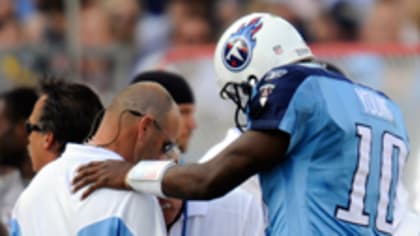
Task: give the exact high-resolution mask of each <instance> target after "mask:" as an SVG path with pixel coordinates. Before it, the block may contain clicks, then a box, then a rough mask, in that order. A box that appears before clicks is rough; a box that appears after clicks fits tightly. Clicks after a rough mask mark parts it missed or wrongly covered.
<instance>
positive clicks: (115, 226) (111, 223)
mask: <svg viewBox="0 0 420 236" xmlns="http://www.w3.org/2000/svg"><path fill="white" fill-rule="evenodd" d="M91 235H101V236H107V235H109V236H111V235H112V236H133V233H131V232H130V230H129V229H128V228H127V226H126V225H125V224H124V222H123V221H122V220H121V219H120V218H118V217H112V218H108V219H105V220H102V221H99V222H96V223H94V224H91V225H89V226H86V227H85V228H83V229H81V230H80V231H79V233H78V234H77V236H91Z"/></svg>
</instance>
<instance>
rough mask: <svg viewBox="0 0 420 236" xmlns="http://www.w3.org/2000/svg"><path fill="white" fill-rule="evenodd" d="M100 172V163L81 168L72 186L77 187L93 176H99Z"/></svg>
mask: <svg viewBox="0 0 420 236" xmlns="http://www.w3.org/2000/svg"><path fill="white" fill-rule="evenodd" d="M88 165H90V164H88ZM100 170H101V165H100V164H99V163H96V164H92V165H90V166H84V167H82V168H79V169H78V170H77V171H76V176H75V177H74V178H73V181H72V184H73V185H75V184H77V183H79V182H80V181H82V180H84V179H85V178H87V177H89V176H91V175H97V174H98V172H99V171H100Z"/></svg>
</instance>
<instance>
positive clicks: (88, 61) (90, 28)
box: [80, 4, 114, 91]
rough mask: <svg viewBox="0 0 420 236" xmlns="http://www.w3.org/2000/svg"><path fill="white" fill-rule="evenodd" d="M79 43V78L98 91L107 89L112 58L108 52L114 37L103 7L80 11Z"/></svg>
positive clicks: (92, 6)
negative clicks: (80, 48) (81, 51)
mask: <svg viewBox="0 0 420 236" xmlns="http://www.w3.org/2000/svg"><path fill="white" fill-rule="evenodd" d="M80 37H81V39H80V41H81V42H80V43H81V47H82V49H83V57H82V61H81V76H82V79H83V80H84V81H86V82H87V83H89V84H91V85H92V86H94V87H96V88H98V89H99V90H100V91H104V90H107V89H109V86H110V82H111V81H110V77H109V75H110V74H112V69H113V68H112V58H111V55H110V54H109V53H107V52H108V50H109V49H111V46H112V43H113V41H114V37H113V34H112V30H111V19H110V16H109V15H108V14H106V11H104V8H103V5H100V4H90V5H88V6H86V7H84V8H82V10H81V15H80Z"/></svg>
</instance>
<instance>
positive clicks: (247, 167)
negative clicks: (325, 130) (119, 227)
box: [73, 131, 289, 199]
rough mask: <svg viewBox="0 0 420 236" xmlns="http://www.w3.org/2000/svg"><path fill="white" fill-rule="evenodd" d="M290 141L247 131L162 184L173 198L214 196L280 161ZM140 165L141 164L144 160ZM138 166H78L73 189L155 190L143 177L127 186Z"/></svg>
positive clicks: (285, 136)
mask: <svg viewBox="0 0 420 236" xmlns="http://www.w3.org/2000/svg"><path fill="white" fill-rule="evenodd" d="M288 144H289V135H288V134H286V133H283V132H281V131H247V132H245V133H243V134H242V135H241V136H240V137H239V138H238V139H237V140H235V141H234V142H233V143H232V144H230V145H229V146H228V147H226V148H225V149H224V150H223V151H222V152H221V153H220V154H218V155H217V156H216V157H215V158H214V159H212V160H211V161H209V162H206V163H204V164H188V165H184V166H174V167H171V168H169V169H167V170H166V172H165V173H164V175H163V177H162V179H161V181H162V185H161V186H159V187H161V188H162V189H161V191H162V192H163V193H164V194H165V195H167V196H171V197H178V198H189V199H211V198H215V197H218V196H221V195H223V194H225V193H226V192H228V191H229V190H231V189H232V188H233V187H235V186H237V185H239V184H240V183H241V182H243V181H244V180H246V179H247V178H248V177H250V176H252V175H253V174H255V173H257V172H259V171H261V170H266V169H269V168H273V167H274V166H276V165H277V164H279V163H280V162H281V161H282V159H283V156H284V153H285V152H286V150H287V147H288ZM138 165H142V162H140V163H139V164H138ZM135 168H136V166H135V167H134V168H132V166H131V164H129V163H126V162H116V161H105V162H94V163H90V164H87V165H85V166H82V167H80V168H79V169H78V173H77V175H76V177H75V179H74V180H73V185H74V191H78V190H79V189H81V188H83V187H84V186H87V185H89V186H88V188H87V190H86V191H85V192H84V194H83V196H82V198H85V197H87V196H88V195H89V194H90V193H92V192H93V191H94V190H96V189H98V188H100V187H112V188H121V189H128V188H129V187H131V188H133V189H134V190H137V191H145V192H153V191H149V189H148V188H147V187H145V186H146V185H148V184H149V183H150V182H151V181H142V180H140V181H138V182H137V183H136V184H131V186H127V185H126V182H125V179H126V177H127V174H128V173H129V171H130V170H133V169H135ZM140 175H141V173H140ZM133 182H136V181H135V178H134V181H128V183H133ZM158 184H160V182H159V183H158Z"/></svg>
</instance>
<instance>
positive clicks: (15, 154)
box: [0, 88, 37, 225]
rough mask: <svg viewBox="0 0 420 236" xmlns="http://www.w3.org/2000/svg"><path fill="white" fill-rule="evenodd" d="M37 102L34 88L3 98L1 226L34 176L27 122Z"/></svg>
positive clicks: (0, 105) (0, 106) (0, 126)
mask: <svg viewBox="0 0 420 236" xmlns="http://www.w3.org/2000/svg"><path fill="white" fill-rule="evenodd" d="M36 99H37V95H36V92H35V90H33V89H30V88H16V89H13V90H10V91H7V92H5V93H3V94H1V95H0V192H1V194H0V222H3V223H5V224H6V225H7V224H8V223H9V222H8V221H9V220H10V219H11V210H12V208H13V205H14V203H15V201H16V200H17V198H18V196H19V194H20V193H21V192H22V191H23V188H24V186H25V185H26V184H27V183H28V182H29V181H30V179H31V178H32V176H33V171H32V168H31V164H30V160H29V157H28V154H27V151H26V145H27V143H28V138H27V133H26V130H25V122H26V120H27V118H28V117H29V115H30V113H31V111H32V107H33V106H34V104H35V101H36Z"/></svg>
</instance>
